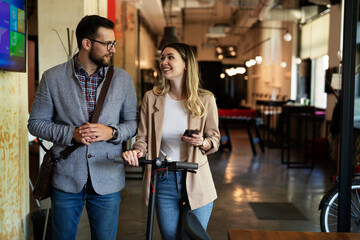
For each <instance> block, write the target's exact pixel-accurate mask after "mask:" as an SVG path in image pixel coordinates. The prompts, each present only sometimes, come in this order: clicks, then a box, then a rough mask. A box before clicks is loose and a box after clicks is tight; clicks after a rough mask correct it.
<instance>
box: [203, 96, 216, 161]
mask: <svg viewBox="0 0 360 240" xmlns="http://www.w3.org/2000/svg"><path fill="white" fill-rule="evenodd" d="M205 108H206V114H205V116H204V117H205V126H204V137H205V138H206V140H207V141H209V142H210V143H211V144H212V148H210V149H209V150H208V151H203V150H202V152H203V153H204V154H211V153H214V152H216V151H217V150H218V149H219V144H220V131H219V117H218V110H217V106H216V102H215V97H214V96H211V97H209V99H208V101H207V104H205Z"/></svg>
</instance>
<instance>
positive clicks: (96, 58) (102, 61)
mask: <svg viewBox="0 0 360 240" xmlns="http://www.w3.org/2000/svg"><path fill="white" fill-rule="evenodd" d="M109 55H110V54H109ZM105 56H107V55H104V56H98V55H96V53H95V51H94V48H93V47H91V50H90V53H89V59H90V60H91V61H92V62H93V63H95V64H96V65H98V66H99V67H108V66H110V65H111V62H110V61H109V62H106V61H105V58H104V57H105Z"/></svg>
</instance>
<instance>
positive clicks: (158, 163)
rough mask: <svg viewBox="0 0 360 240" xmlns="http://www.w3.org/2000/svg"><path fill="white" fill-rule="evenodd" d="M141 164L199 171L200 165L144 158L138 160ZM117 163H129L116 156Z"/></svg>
mask: <svg viewBox="0 0 360 240" xmlns="http://www.w3.org/2000/svg"><path fill="white" fill-rule="evenodd" d="M138 161H139V163H140V164H155V165H156V166H158V167H167V168H169V170H197V169H198V168H199V165H198V164H197V163H191V162H178V161H174V162H169V161H166V160H164V159H162V158H155V159H154V160H146V158H144V157H142V158H139V159H138ZM115 162H118V163H123V164H126V165H128V163H127V162H126V161H125V160H124V159H123V157H122V156H116V157H115Z"/></svg>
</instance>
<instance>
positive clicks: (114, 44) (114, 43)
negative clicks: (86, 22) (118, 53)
mask: <svg viewBox="0 0 360 240" xmlns="http://www.w3.org/2000/svg"><path fill="white" fill-rule="evenodd" d="M88 39H89V40H90V41H93V42H97V43H101V44H103V45H106V48H107V50H108V51H110V50H111V49H112V48H113V47H114V48H116V41H113V42H101V41H98V40H95V39H91V38H88Z"/></svg>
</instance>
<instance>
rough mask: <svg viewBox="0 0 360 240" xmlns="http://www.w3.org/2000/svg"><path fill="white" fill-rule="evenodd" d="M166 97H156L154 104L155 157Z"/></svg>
mask: <svg viewBox="0 0 360 240" xmlns="http://www.w3.org/2000/svg"><path fill="white" fill-rule="evenodd" d="M165 102H166V95H161V96H157V97H156V99H155V103H154V121H153V123H154V126H153V127H154V132H155V142H156V149H155V150H156V155H157V157H158V156H159V153H160V144H161V136H162V130H163V123H164V113H165Z"/></svg>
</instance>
